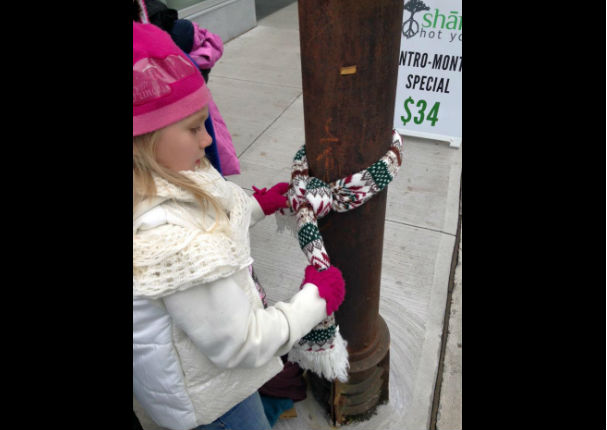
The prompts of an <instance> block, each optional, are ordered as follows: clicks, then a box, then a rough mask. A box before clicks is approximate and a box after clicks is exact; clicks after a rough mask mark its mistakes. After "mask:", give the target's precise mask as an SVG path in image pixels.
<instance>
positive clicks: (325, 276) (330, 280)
mask: <svg viewBox="0 0 607 430" xmlns="http://www.w3.org/2000/svg"><path fill="white" fill-rule="evenodd" d="M307 282H309V283H311V284H314V285H316V287H317V288H318V294H319V295H320V297H322V298H323V299H325V301H326V302H327V315H331V314H332V313H333V312H335V311H336V310H337V309H338V308H339V306H340V305H341V304H342V302H343V301H344V297H345V295H346V288H345V286H346V283H345V281H344V278H343V276H342V274H341V271H340V270H339V269H338V268H337V267H335V266H331V267H329V268H328V269H326V270H323V271H322V272H319V271H317V270H316V269H315V268H314V266H312V265H309V266H308V267H306V274H305V277H304V281H303V283H304V284H305V283H307Z"/></svg>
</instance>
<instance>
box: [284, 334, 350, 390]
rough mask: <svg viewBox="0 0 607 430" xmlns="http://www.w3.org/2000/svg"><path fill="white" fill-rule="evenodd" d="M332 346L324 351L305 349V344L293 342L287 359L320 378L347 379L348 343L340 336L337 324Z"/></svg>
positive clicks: (330, 379)
mask: <svg viewBox="0 0 607 430" xmlns="http://www.w3.org/2000/svg"><path fill="white" fill-rule="evenodd" d="M333 345H334V346H333V348H331V349H328V350H326V351H306V350H305V348H307V344H304V345H303V346H302V345H299V344H295V345H294V346H293V348H291V351H290V352H289V356H288V359H289V361H290V362H292V363H297V364H299V366H300V367H301V368H302V369H306V370H310V371H312V372H314V373H316V374H317V375H318V376H320V377H321V378H325V379H327V380H329V381H333V380H335V379H338V380H339V381H341V382H347V381H348V369H349V368H350V362H349V361H348V349H347V345H348V343H347V342H346V341H345V340H344V339H343V338H342V337H341V334H340V333H339V326H337V327H336V330H335V339H334V341H333Z"/></svg>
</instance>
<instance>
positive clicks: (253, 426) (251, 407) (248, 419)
mask: <svg viewBox="0 0 607 430" xmlns="http://www.w3.org/2000/svg"><path fill="white" fill-rule="evenodd" d="M271 428H272V427H271V426H270V423H269V422H268V419H267V418H266V414H265V412H264V410H263V404H262V403H261V398H260V397H259V393H258V392H257V391H256V392H255V393H253V394H252V395H250V396H249V397H247V398H246V399H244V400H243V401H242V402H240V403H239V404H237V405H236V406H234V407H233V408H232V409H230V410H229V411H227V412H226V413H225V414H223V415H222V416H220V417H219V418H217V419H216V420H215V421H213V422H212V423H210V424H204V425H201V426H198V427H196V429H195V430H270V429H271Z"/></svg>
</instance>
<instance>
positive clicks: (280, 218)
mask: <svg viewBox="0 0 607 430" xmlns="http://www.w3.org/2000/svg"><path fill="white" fill-rule="evenodd" d="M289 211H290V209H285V212H286V214H284V215H282V214H281V213H280V212H276V214H275V215H274V219H275V220H276V231H277V232H278V233H282V232H283V231H285V230H286V231H287V232H289V233H291V234H292V235H293V238H294V239H295V240H297V218H296V217H294V216H290V215H292V214H293V213H292V212H289Z"/></svg>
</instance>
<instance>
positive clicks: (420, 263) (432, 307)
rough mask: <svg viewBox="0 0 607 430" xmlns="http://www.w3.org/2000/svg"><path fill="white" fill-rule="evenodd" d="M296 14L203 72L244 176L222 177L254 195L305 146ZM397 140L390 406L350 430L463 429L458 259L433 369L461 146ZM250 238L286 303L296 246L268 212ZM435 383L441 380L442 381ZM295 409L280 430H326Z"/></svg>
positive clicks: (388, 290) (388, 272) (387, 291)
mask: <svg viewBox="0 0 607 430" xmlns="http://www.w3.org/2000/svg"><path fill="white" fill-rule="evenodd" d="M297 14H298V11H297V3H293V4H291V5H289V6H287V7H285V8H284V9H281V10H279V11H278V12H276V13H274V14H272V15H269V16H268V17H266V18H264V19H263V20H261V21H259V23H258V26H257V27H255V28H254V29H252V30H250V31H249V32H247V33H245V34H243V35H241V36H239V37H237V38H235V39H233V40H231V41H229V42H228V43H226V45H225V50H224V54H223V57H222V58H221V59H220V61H219V62H218V63H217V64H216V65H215V67H214V68H213V70H212V72H211V74H210V80H209V88H210V89H211V91H212V93H213V97H214V99H215V102H216V103H217V106H218V108H219V110H220V112H221V114H222V116H223V118H224V120H225V122H226V124H227V126H228V129H229V130H230V132H231V134H232V137H233V141H234V145H235V147H236V151H237V154H238V156H239V158H240V162H241V170H242V173H241V174H240V175H236V176H230V177H229V179H230V180H231V181H233V182H235V183H237V184H238V185H240V186H242V187H243V188H245V189H247V190H249V191H250V190H251V189H252V185H256V186H259V187H264V186H269V185H272V184H274V183H276V182H279V181H288V180H289V177H290V167H291V162H292V159H293V156H294V155H295V152H296V151H297V149H298V148H299V147H300V146H301V145H303V144H304V117H303V98H302V86H301V59H300V47H299V30H298V15H297ZM210 30H211V31H212V29H210ZM404 142H405V161H404V166H403V167H402V168H401V170H400V173H399V176H398V177H397V178H396V179H395V180H394V182H393V183H392V184H391V185H390V186H389V191H388V207H387V211H386V224H385V235H384V237H385V241H384V253H383V265H382V284H381V302H380V314H381V315H382V316H383V318H384V319H385V320H386V322H387V324H388V327H389V330H390V335H391V345H390V401H389V403H388V404H387V405H383V406H380V407H379V408H378V411H377V414H376V415H375V416H374V417H372V418H371V419H370V420H369V421H367V422H364V423H357V424H351V425H349V426H348V428H352V429H374V430H375V429H380V428H381V429H395V430H396V429H398V430H403V429H405V430H423V429H428V427H429V426H430V423H431V421H432V422H434V421H436V423H437V427H438V428H439V429H461V259H460V264H459V265H458V270H459V272H458V273H459V275H457V276H455V279H456V282H455V286H456V288H454V289H453V298H452V301H451V303H452V306H451V308H450V309H451V314H452V318H447V320H448V321H450V322H449V325H450V327H451V328H450V331H451V337H450V338H449V339H447V341H446V342H445V345H446V354H445V358H444V361H443V363H444V373H441V376H442V378H438V376H439V375H438V370H439V367H440V368H442V367H443V366H439V363H440V362H441V361H440V357H441V354H440V352H441V339H442V336H443V331H444V332H445V333H447V330H445V324H444V319H445V318H444V317H445V311H446V308H447V299H448V286H449V280H450V273H451V266H452V256H453V255H454V246H455V243H456V233H457V226H458V216H459V198H460V186H461V169H462V149H454V148H450V147H449V145H448V144H447V143H446V142H438V141H432V140H425V139H420V138H411V137H406V136H405V137H404ZM251 241H252V252H253V258H254V259H255V263H254V264H255V269H256V271H257V272H258V275H259V278H260V280H261V282H262V284H263V285H264V287H265V288H266V291H267V293H268V297H269V298H270V302H275V301H278V300H286V299H289V298H290V297H291V296H292V295H293V294H294V292H295V291H296V290H297V287H298V286H299V285H300V283H301V279H302V276H303V273H304V268H305V266H306V264H307V262H306V259H305V257H304V255H303V253H302V252H301V250H300V248H299V246H298V243H297V240H295V239H294V238H293V237H292V236H290V235H289V233H287V232H284V233H278V232H277V229H276V223H275V220H274V219H273V217H268V218H267V219H266V220H264V221H262V222H261V223H259V224H258V225H256V226H255V227H254V228H253V229H252V230H251ZM455 254H457V253H455ZM458 276H459V278H458ZM457 279H459V281H457ZM458 282H459V283H458ZM449 298H450V297H449ZM450 299H451V298H450ZM437 379H442V382H441V383H440V384H438V386H437ZM439 382H440V381H439ZM439 392H440V395H441V397H440V399H438V398H437V399H436V400H435V394H438V393H439ZM433 402H434V408H433ZM437 405H438V407H437ZM296 409H297V413H298V417H297V418H292V419H283V420H280V421H279V422H278V423H277V424H276V426H275V428H276V429H279V430H283V429H285V430H286V429H309V428H314V429H329V428H331V426H330V424H329V422H328V420H327V418H326V417H325V414H324V412H323V411H322V410H321V408H320V406H319V405H318V404H317V403H316V402H315V400H314V399H313V398H312V396H311V395H309V396H308V399H306V400H305V401H303V402H299V403H296ZM433 411H434V416H433Z"/></svg>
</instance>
